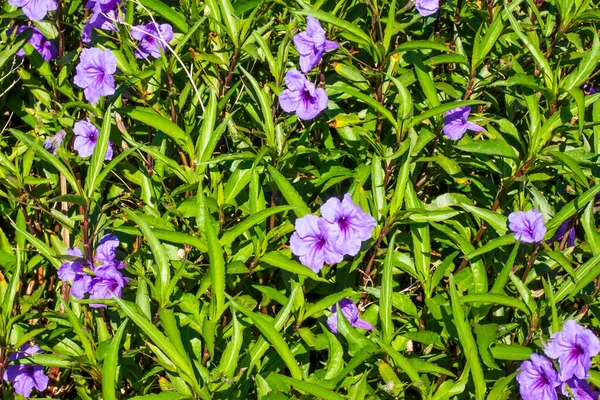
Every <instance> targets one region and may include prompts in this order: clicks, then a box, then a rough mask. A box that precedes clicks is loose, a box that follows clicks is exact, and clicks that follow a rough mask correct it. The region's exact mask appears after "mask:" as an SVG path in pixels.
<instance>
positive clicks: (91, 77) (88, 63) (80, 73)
mask: <svg viewBox="0 0 600 400" xmlns="http://www.w3.org/2000/svg"><path fill="white" fill-rule="evenodd" d="M79 59H80V61H79V64H78V65H77V68H76V71H77V74H76V75H75V79H74V81H73V82H75V84H76V85H77V86H79V87H80V88H82V89H83V94H84V95H85V98H86V99H87V100H88V101H89V102H90V103H92V104H96V103H97V102H98V100H100V96H109V95H111V94H113V93H115V79H114V77H113V74H114V73H115V72H116V71H117V59H116V57H115V56H114V54H113V53H112V52H111V51H110V50H104V51H102V50H100V49H98V48H92V49H83V50H82V51H81V55H80V57H79Z"/></svg>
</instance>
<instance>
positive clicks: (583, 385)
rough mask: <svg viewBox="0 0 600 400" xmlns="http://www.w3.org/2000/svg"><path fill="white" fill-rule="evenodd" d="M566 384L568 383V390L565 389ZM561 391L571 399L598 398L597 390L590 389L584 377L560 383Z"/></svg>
mask: <svg viewBox="0 0 600 400" xmlns="http://www.w3.org/2000/svg"><path fill="white" fill-rule="evenodd" d="M567 385H569V389H570V392H569V391H568V390H567ZM561 392H562V394H563V395H564V396H567V398H569V399H573V400H598V392H594V391H592V388H591V387H590V385H589V383H587V381H586V380H584V379H577V378H573V379H569V380H568V381H567V382H564V383H563V384H562V385H561Z"/></svg>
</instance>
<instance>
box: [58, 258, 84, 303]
mask: <svg viewBox="0 0 600 400" xmlns="http://www.w3.org/2000/svg"><path fill="white" fill-rule="evenodd" d="M67 254H68V255H70V256H71V257H79V258H80V259H79V260H70V261H67V262H64V263H63V264H62V265H61V266H60V268H59V269H58V278H59V279H60V280H61V281H64V282H67V281H71V282H72V283H71V295H72V296H73V297H75V298H76V299H83V298H84V297H85V294H86V293H87V292H88V291H89V288H90V283H91V281H92V277H91V276H90V275H88V274H87V273H86V272H85V270H84V268H90V266H89V265H88V263H87V261H86V260H85V259H84V258H83V254H81V250H79V249H77V248H75V249H67Z"/></svg>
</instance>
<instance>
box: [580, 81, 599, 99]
mask: <svg viewBox="0 0 600 400" xmlns="http://www.w3.org/2000/svg"><path fill="white" fill-rule="evenodd" d="M582 89H583V93H584V94H585V95H588V96H589V95H590V94H596V89H594V87H593V86H592V84H591V83H586V84H585V85H583V87H582Z"/></svg>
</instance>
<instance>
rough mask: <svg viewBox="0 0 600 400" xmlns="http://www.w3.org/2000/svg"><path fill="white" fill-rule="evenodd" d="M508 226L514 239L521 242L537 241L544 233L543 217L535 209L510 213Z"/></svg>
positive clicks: (540, 239)
mask: <svg viewBox="0 0 600 400" xmlns="http://www.w3.org/2000/svg"><path fill="white" fill-rule="evenodd" d="M508 227H509V228H510V230H511V231H513V232H514V233H515V239H516V240H520V241H521V242H523V243H539V242H541V241H542V240H543V239H544V235H545V234H546V224H545V223H544V217H543V216H542V213H540V212H539V211H538V210H536V209H533V210H529V211H517V212H514V213H511V214H510V215H509V216H508ZM561 238H562V236H561Z"/></svg>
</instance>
